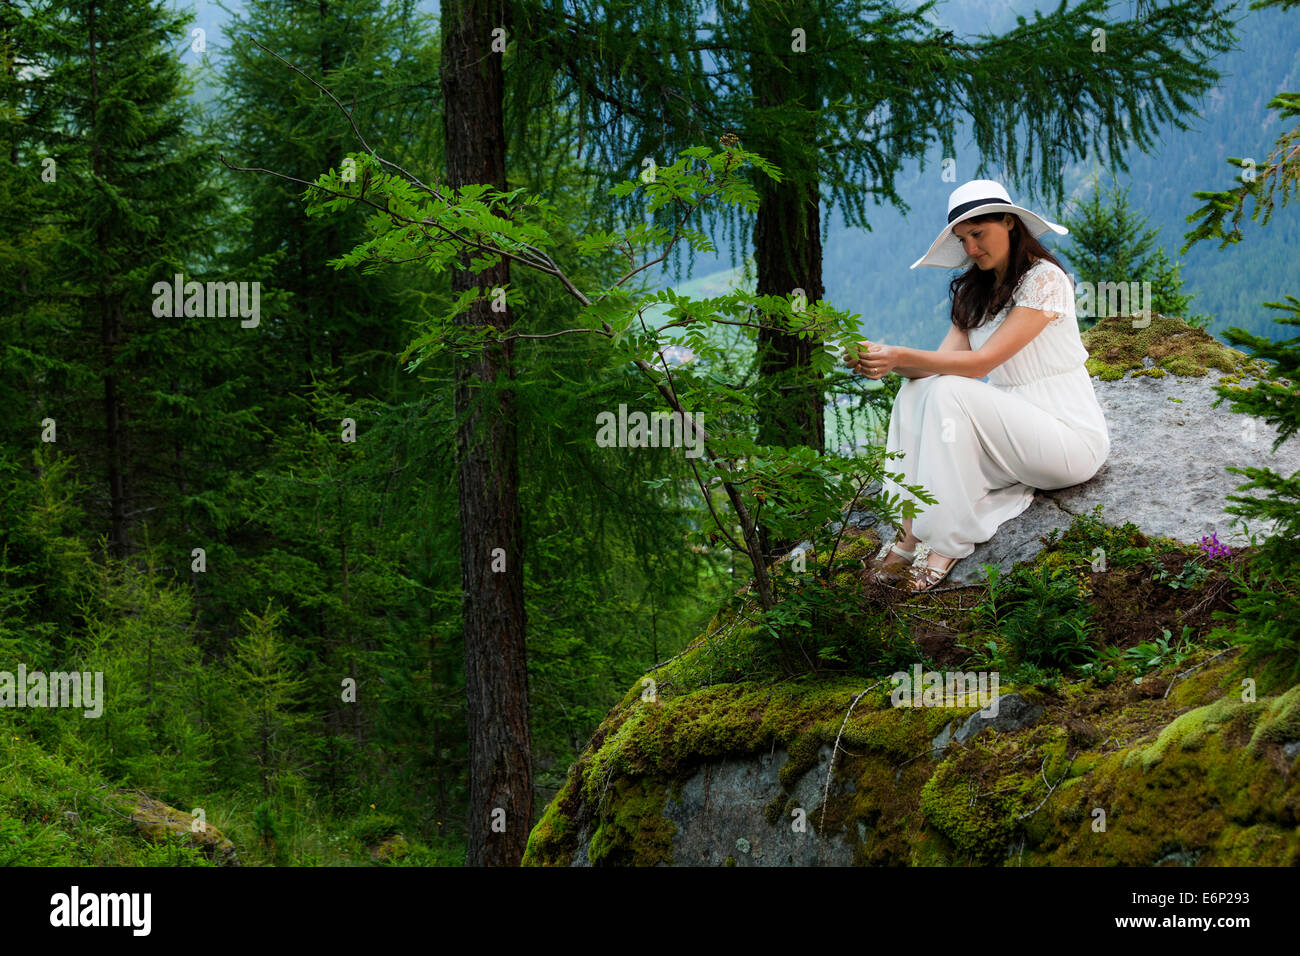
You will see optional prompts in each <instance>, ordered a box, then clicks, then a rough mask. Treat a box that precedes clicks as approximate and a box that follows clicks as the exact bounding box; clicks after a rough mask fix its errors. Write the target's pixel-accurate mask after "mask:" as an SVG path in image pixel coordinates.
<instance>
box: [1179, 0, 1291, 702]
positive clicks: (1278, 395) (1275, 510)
mask: <svg viewBox="0 0 1300 956" xmlns="http://www.w3.org/2000/svg"><path fill="white" fill-rule="evenodd" d="M1297 5H1300V3H1298V0H1257V2H1255V3H1252V4H1251V6H1250V9H1252V10H1259V9H1263V8H1266V7H1273V6H1280V7H1281V8H1282V9H1283V10H1289V9H1291V8H1292V7H1295V6H1297ZM1268 105H1269V108H1270V109H1275V110H1277V111H1278V115H1279V116H1280V118H1282V119H1290V120H1296V119H1300V92H1294V91H1290V92H1288V91H1283V92H1279V93H1278V94H1277V95H1276V96H1274V97H1273V99H1272V100H1270V101H1269V104H1268ZM1225 162H1226V163H1227V164H1228V166H1229V167H1230V168H1231V169H1232V171H1233V178H1234V180H1235V182H1234V185H1233V186H1232V187H1230V188H1227V189H1220V190H1203V191H1198V192H1196V193H1195V194H1194V196H1195V198H1197V199H1200V200H1203V201H1204V203H1205V204H1204V205H1203V206H1202V207H1201V208H1200V209H1199V210H1197V212H1196V213H1195V214H1194V215H1193V216H1189V217H1188V220H1189V221H1191V220H1192V219H1194V218H1198V219H1199V220H1200V221H1199V222H1197V224H1196V225H1195V227H1194V228H1193V229H1192V230H1191V231H1190V232H1188V233H1187V234H1186V236H1185V238H1186V240H1187V242H1186V243H1185V244H1184V245H1183V247H1182V249H1180V250H1179V251H1180V252H1186V250H1187V249H1188V248H1190V247H1191V246H1192V245H1193V244H1195V243H1197V242H1201V241H1205V240H1208V239H1219V240H1221V241H1220V243H1219V248H1220V249H1223V248H1225V247H1226V246H1228V245H1229V244H1237V243H1240V242H1242V241H1243V240H1244V238H1245V237H1244V233H1243V232H1242V230H1241V219H1242V216H1243V215H1244V213H1245V208H1246V202H1247V200H1248V199H1249V200H1253V204H1254V205H1253V208H1252V210H1251V219H1252V220H1259V217H1260V214H1261V213H1263V219H1262V220H1260V223H1261V225H1267V224H1268V222H1269V220H1270V219H1271V218H1272V215H1273V212H1274V210H1275V208H1276V207H1277V206H1278V200H1279V199H1280V200H1281V203H1280V205H1281V206H1282V207H1286V206H1288V205H1289V204H1291V203H1292V202H1294V200H1295V199H1296V193H1297V189H1298V187H1300V126H1297V127H1295V128H1293V129H1291V130H1288V131H1287V132H1286V133H1284V134H1283V135H1282V136H1281V137H1280V138H1279V140H1278V141H1277V143H1276V144H1275V146H1274V148H1273V150H1272V151H1271V152H1270V154H1269V157H1268V160H1267V161H1266V162H1265V163H1263V164H1261V165H1260V166H1259V168H1258V169H1257V168H1255V165H1254V163H1251V162H1248V161H1246V160H1244V159H1242V158H1241V157H1232V156H1230V157H1228V158H1227V159H1226V160H1225ZM1229 219H1230V222H1231V227H1230V228H1228V223H1229ZM1285 298H1286V301H1273V302H1265V303H1264V305H1265V306H1266V307H1268V308H1272V309H1277V310H1279V311H1280V312H1281V313H1282V314H1281V315H1280V316H1279V317H1277V318H1276V320H1275V321H1277V322H1278V323H1280V324H1282V325H1288V326H1300V298H1298V297H1297V296H1295V295H1292V294H1290V293H1287V294H1286V296H1285ZM1223 337H1224V338H1225V339H1226V340H1227V341H1228V342H1229V343H1230V344H1232V345H1236V346H1244V347H1246V348H1248V349H1250V350H1251V352H1252V353H1253V357H1254V358H1256V359H1258V360H1261V362H1262V363H1263V364H1264V369H1263V370H1262V371H1261V372H1260V373H1259V376H1258V377H1257V378H1256V379H1255V380H1254V381H1253V382H1250V383H1249V384H1247V385H1244V386H1243V385H1236V384H1223V385H1216V386H1215V391H1216V392H1217V393H1218V394H1219V398H1218V400H1217V401H1216V402H1215V403H1214V405H1215V407H1217V406H1218V405H1219V404H1221V403H1222V402H1224V401H1229V402H1230V404H1229V408H1230V409H1231V410H1232V411H1234V412H1241V413H1243V414H1246V415H1250V416H1254V417H1257V418H1262V419H1263V420H1264V421H1266V422H1267V423H1268V424H1270V425H1273V426H1274V427H1275V428H1276V429H1277V438H1276V439H1275V440H1274V442H1273V448H1272V450H1273V451H1276V450H1277V449H1278V447H1280V446H1281V445H1282V443H1284V442H1286V441H1288V440H1289V439H1291V438H1293V437H1294V436H1295V434H1296V432H1297V431H1300V336H1293V337H1291V338H1288V339H1284V340H1282V341H1277V342H1274V341H1271V340H1269V339H1266V338H1263V337H1261V336H1257V335H1252V334H1251V333H1249V332H1247V331H1245V330H1244V329H1240V328H1237V327H1233V328H1230V329H1228V330H1227V331H1226V332H1224V334H1223ZM1250 435H1253V429H1248V428H1243V437H1246V436H1250ZM1227 470H1228V471H1230V472H1234V473H1236V474H1240V475H1243V476H1245V477H1246V478H1248V479H1249V480H1248V481H1247V482H1246V483H1244V484H1242V485H1239V486H1238V488H1237V490H1238V491H1242V492H1247V491H1251V490H1253V489H1262V490H1263V492H1264V494H1263V495H1262V496H1259V497H1256V496H1255V495H1251V494H1240V495H1229V496H1228V501H1229V502H1232V503H1231V504H1229V505H1228V506H1227V507H1226V508H1225V509H1224V510H1225V511H1227V512H1228V513H1229V514H1235V515H1238V516H1240V517H1241V518H1243V519H1248V518H1258V519H1263V520H1266V521H1270V522H1273V523H1274V530H1273V533H1272V534H1271V535H1270V536H1269V537H1267V538H1266V539H1265V540H1264V542H1263V543H1262V545H1260V547H1259V550H1258V553H1257V554H1255V555H1253V556H1252V557H1251V559H1250V562H1249V566H1248V567H1247V569H1246V572H1245V575H1244V579H1243V580H1241V581H1240V582H1239V583H1240V585H1241V594H1240V597H1239V598H1238V599H1237V608H1236V613H1235V614H1228V613H1226V612H1223V611H1216V612H1215V614H1214V617H1215V619H1216V620H1220V621H1221V622H1223V623H1222V624H1221V626H1220V627H1219V628H1216V630H1215V635H1216V636H1227V637H1229V638H1231V639H1232V640H1234V641H1236V642H1238V643H1241V644H1243V645H1245V647H1246V649H1247V659H1248V660H1250V661H1251V662H1264V663H1265V664H1266V665H1268V666H1269V668H1270V670H1271V672H1272V675H1273V676H1275V677H1279V678H1280V679H1281V680H1282V681H1283V682H1284V683H1285V684H1290V683H1294V682H1295V680H1296V679H1297V678H1298V677H1300V548H1298V547H1297V546H1296V545H1297V539H1298V538H1300V505H1298V504H1297V502H1300V473H1297V474H1293V475H1279V474H1277V473H1276V472H1275V471H1273V470H1272V469H1271V468H1254V467H1247V468H1239V467H1236V466H1234V465H1228V466H1227ZM1243 524H1245V525H1246V527H1247V528H1249V524H1247V523H1246V522H1244V521H1243ZM1254 541H1255V539H1254V537H1253V535H1252V544H1254Z"/></svg>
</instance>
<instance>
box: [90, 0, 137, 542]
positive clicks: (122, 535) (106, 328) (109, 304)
mask: <svg viewBox="0 0 1300 956" xmlns="http://www.w3.org/2000/svg"><path fill="white" fill-rule="evenodd" d="M96 12H97V8H96V7H95V5H94V4H92V5H91V7H90V13H89V16H88V20H87V23H88V30H89V35H90V40H89V42H90V123H91V127H92V129H94V128H95V127H96V126H97V124H98V122H99V62H98V59H97V57H96V55H95V54H96V50H97V49H98V47H99V39H98V34H97V33H96V30H95V26H96V24H95V14H96ZM90 162H91V168H92V170H93V171H94V173H95V175H96V176H101V177H102V176H104V175H105V169H104V154H103V151H102V150H101V149H100V146H99V137H98V136H96V137H95V145H94V146H93V147H92V149H91V154H90ZM97 239H98V244H99V253H100V258H99V268H101V269H105V268H107V267H108V260H109V255H108V236H107V229H106V227H105V226H100V228H99V231H98V236H97ZM97 304H98V306H99V345H100V354H101V357H102V361H103V365H104V446H105V449H104V452H105V461H106V466H107V475H106V477H107V479H108V501H109V528H110V530H109V547H110V550H111V552H112V553H113V555H114V556H115V557H118V558H124V557H126V552H127V535H126V478H125V474H124V467H123V459H124V458H125V452H124V450H123V447H122V446H123V437H124V436H123V428H124V426H123V423H122V398H121V394H120V393H119V391H118V387H117V386H118V383H117V369H116V367H115V366H116V363H117V350H118V346H119V344H120V343H121V340H122V306H121V303H120V302H119V301H118V300H117V299H116V298H115V297H114V296H113V295H111V294H110V293H109V291H108V290H107V288H106V287H105V283H104V282H103V281H102V280H101V282H100V290H99V295H98V296H97Z"/></svg>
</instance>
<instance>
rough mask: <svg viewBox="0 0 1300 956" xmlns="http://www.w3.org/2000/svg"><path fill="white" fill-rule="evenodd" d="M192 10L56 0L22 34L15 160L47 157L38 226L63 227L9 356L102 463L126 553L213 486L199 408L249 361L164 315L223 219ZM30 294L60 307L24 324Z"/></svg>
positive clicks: (33, 391)
mask: <svg viewBox="0 0 1300 956" xmlns="http://www.w3.org/2000/svg"><path fill="white" fill-rule="evenodd" d="M190 19H191V18H190V16H189V15H188V14H176V13H173V12H171V11H169V10H167V9H166V8H165V7H160V6H158V5H156V4H153V3H149V2H146V0H100V2H94V3H85V4H83V3H72V2H64V0H51V2H48V3H43V4H38V5H33V6H32V8H31V15H30V16H29V17H27V18H25V20H24V23H23V25H22V27H21V28H20V29H18V30H17V31H16V34H15V35H16V36H17V37H18V38H19V41H20V44H21V47H20V49H21V53H22V56H23V58H24V60H25V61H26V62H27V64H28V66H27V69H28V71H29V77H30V79H28V80H22V81H20V82H21V83H22V90H21V95H20V96H19V97H18V100H17V103H18V110H19V112H20V114H21V115H20V117H19V122H20V124H21V125H20V129H21V136H20V145H19V146H18V148H17V152H16V156H17V161H16V162H13V165H14V166H15V167H16V168H18V169H21V170H23V171H24V175H28V174H30V173H31V171H32V170H34V169H35V168H36V166H37V164H38V163H39V164H40V166H41V169H42V173H43V174H44V175H42V178H41V180H40V190H39V193H38V198H36V200H35V201H34V202H32V203H31V205H30V206H29V207H27V210H26V212H27V215H28V222H29V227H30V228H32V229H33V230H34V233H35V235H37V236H40V235H42V231H43V230H44V231H45V235H47V236H56V238H55V239H54V240H53V241H51V242H49V243H47V244H46V245H45V246H44V249H43V250H42V255H41V256H40V257H39V259H37V260H35V261H36V262H37V263H39V264H38V265H34V266H28V267H27V269H26V274H25V275H23V274H21V273H20V284H19V292H18V298H19V300H20V304H21V303H25V305H22V307H21V308H20V309H19V310H18V313H17V318H16V319H15V318H14V317H11V316H6V321H9V322H13V321H17V322H18V323H19V333H20V348H23V349H24V351H20V352H17V353H16V356H11V360H15V359H16V360H18V361H21V362H22V363H23V365H24V366H25V368H26V377H27V380H28V382H29V383H31V384H28V385H27V387H26V391H27V392H28V393H29V394H28V397H27V400H26V401H24V402H23V404H24V405H25V406H27V407H28V408H32V406H33V402H35V403H36V405H37V407H38V408H39V412H38V414H40V416H41V418H42V420H43V419H44V418H49V419H52V420H53V421H54V422H55V423H56V426H57V443H58V446H59V447H60V448H62V449H67V450H71V451H73V452H75V453H76V454H77V455H78V456H79V459H80V461H81V462H82V463H83V467H86V468H91V469H94V470H95V471H96V472H97V473H98V474H99V475H100V481H99V482H98V483H97V488H96V493H95V495H94V500H93V501H92V507H90V508H88V514H89V517H90V519H91V522H92V527H94V528H96V529H102V530H103V531H104V532H105V533H106V535H107V539H108V542H109V547H110V550H111V552H112V553H113V554H114V555H116V556H119V557H121V556H125V555H126V554H127V553H128V552H129V551H130V550H131V549H132V539H133V536H134V533H135V529H136V528H137V527H138V526H139V525H140V523H141V522H142V521H144V520H149V519H151V520H153V521H154V522H156V523H157V524H160V525H163V526H171V527H173V528H175V527H178V526H181V525H183V524H184V523H185V521H186V509H187V508H188V507H189V506H190V505H191V504H193V503H194V502H195V501H196V500H198V501H202V500H203V499H204V492H205V490H208V489H209V488H210V486H209V485H207V484H206V483H205V478H204V477H200V476H211V475H212V473H213V471H214V469H213V467H212V464H211V463H210V462H206V461H202V460H196V459H200V453H199V452H198V450H196V449H195V448H194V447H193V446H192V445H191V444H190V442H191V441H192V440H193V439H194V433H195V429H194V424H195V421H196V420H197V419H199V418H204V419H206V420H208V421H209V422H213V420H214V418H219V417H221V416H222V415H224V414H228V413H230V407H231V404H232V403H231V395H230V391H229V390H230V389H231V388H232V387H233V384H234V381H235V380H237V377H238V376H237V375H233V374H232V375H227V374H226V373H228V372H230V369H231V367H232V366H229V365H227V366H223V365H222V362H223V360H228V359H233V361H234V363H235V364H236V365H237V363H238V358H237V356H233V355H232V352H234V351H235V350H233V349H231V348H230V347H229V342H230V332H231V330H230V329H229V328H223V327H222V326H221V325H220V324H219V320H218V321H209V320H207V319H206V318H201V317H199V316H195V315H192V314H190V315H185V314H182V315H171V314H165V315H164V314H159V310H158V308H157V296H156V293H155V292H154V285H155V283H157V282H160V281H165V282H170V281H171V279H172V277H173V275H174V274H175V273H177V272H183V273H186V274H189V275H193V274H195V273H201V272H202V271H203V269H204V265H205V263H206V261H207V259H208V257H209V256H210V255H211V253H212V250H213V238H212V237H213V234H214V230H216V228H217V223H218V221H219V218H220V209H219V203H218V200H217V192H216V189H215V186H214V184H213V183H212V181H211V174H212V171H213V170H214V168H215V154H214V152H213V151H212V149H211V146H210V144H209V143H207V142H205V140H204V138H203V135H202V131H201V130H199V128H198V127H199V123H198V120H197V117H196V114H195V113H194V111H193V109H192V107H190V106H189V104H188V103H187V101H186V96H187V94H188V92H189V89H190V85H189V81H188V79H187V77H186V75H185V72H184V68H183V67H182V65H181V64H180V61H179V58H178V57H177V55H176V51H177V47H178V46H179V45H180V44H182V43H184V42H186V40H187V32H186V28H187V25H188V23H189V22H190ZM11 151H12V147H11ZM47 160H48V162H47ZM51 229H52V230H54V232H50V231H48V230H51ZM33 241H42V240H33ZM29 261H31V260H29ZM23 282H26V291H25V292H24V286H23V284H22V283H23ZM38 289H39V293H37V291H36V290H38ZM33 294H39V296H40V298H39V299H38V300H37V301H38V302H39V305H40V307H41V308H49V309H51V314H52V315H53V316H55V317H57V321H53V322H50V321H48V320H47V321H46V322H45V323H41V322H39V320H38V321H36V322H32V323H31V324H30V325H27V324H24V323H26V322H28V321H30V320H29V319H26V318H24V316H30V315H31V313H32V311H33V305H34V303H33V302H32V295H33ZM236 330H237V325H236ZM38 342H39V344H37V343H38ZM214 380H217V381H220V384H219V385H217V387H216V388H212V387H211V386H212V385H213V382H214ZM29 414H32V413H31V412H29ZM205 450H206V449H205ZM207 504H208V505H209V506H211V504H212V500H211V499H210V498H208V499H207Z"/></svg>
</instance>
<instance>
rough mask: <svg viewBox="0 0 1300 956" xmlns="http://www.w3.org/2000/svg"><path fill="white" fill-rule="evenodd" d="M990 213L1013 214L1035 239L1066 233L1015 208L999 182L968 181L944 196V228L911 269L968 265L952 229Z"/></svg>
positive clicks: (1030, 213)
mask: <svg viewBox="0 0 1300 956" xmlns="http://www.w3.org/2000/svg"><path fill="white" fill-rule="evenodd" d="M990 212H1010V213H1015V214H1016V215H1018V216H1019V217H1020V220H1021V221H1022V222H1023V223H1024V224H1025V228H1026V229H1028V230H1029V233H1030V235H1032V236H1033V237H1034V238H1035V239H1037V238H1038V237H1039V236H1041V235H1043V234H1044V233H1047V232H1055V233H1057V234H1059V235H1062V236H1064V235H1066V234H1068V233H1069V231H1070V230H1069V229H1066V228H1065V227H1064V226H1061V225H1058V224H1056V223H1054V222H1050V221H1049V220H1047V219H1044V218H1043V217H1042V216H1040V215H1038V214H1037V213H1033V212H1030V211H1029V210H1028V209H1025V208H1024V207H1023V206H1017V205H1016V204H1015V203H1013V202H1012V201H1011V197H1010V196H1008V195H1007V191H1006V190H1005V189H1004V188H1003V187H1002V184H1001V183H998V182H995V181H993V180H992V179H972V180H970V181H969V182H967V183H963V184H962V185H960V186H958V187H957V188H956V189H954V190H953V191H952V195H950V196H949V197H948V225H946V226H944V227H943V232H941V233H939V238H937V239H935V240H934V242H932V243H930V251H929V252H927V253H926V254H925V255H923V256H922V257H921V258H919V259H917V260H916V261H915V262H913V263H912V265H911V268H913V269H915V268H916V267H917V266H934V267H935V268H936V269H959V268H963V267H965V266H969V265H970V264H971V258H970V256H968V255H966V250H965V249H964V248H962V243H961V240H960V239H958V238H957V237H956V236H955V235H954V234H953V231H952V227H953V226H955V225H957V223H959V222H962V221H964V220H966V219H970V218H971V217H972V216H983V215H985V214H986V213H990Z"/></svg>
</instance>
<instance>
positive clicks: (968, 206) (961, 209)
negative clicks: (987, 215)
mask: <svg viewBox="0 0 1300 956" xmlns="http://www.w3.org/2000/svg"><path fill="white" fill-rule="evenodd" d="M993 203H998V204H999V205H1002V206H1010V205H1011V203H1009V202H1007V201H1006V200H1005V199H1003V198H1001V197H1000V196H994V197H993V198H991V199H972V200H971V201H970V202H964V203H962V204H961V205H960V206H958V207H956V208H955V209H953V210H952V211H951V212H950V213H948V221H949V222H952V221H953V220H954V219H956V218H957V217H958V216H961V215H962V214H964V213H966V212H969V211H970V210H972V209H974V208H975V207H976V206H988V205H991V204H993Z"/></svg>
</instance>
